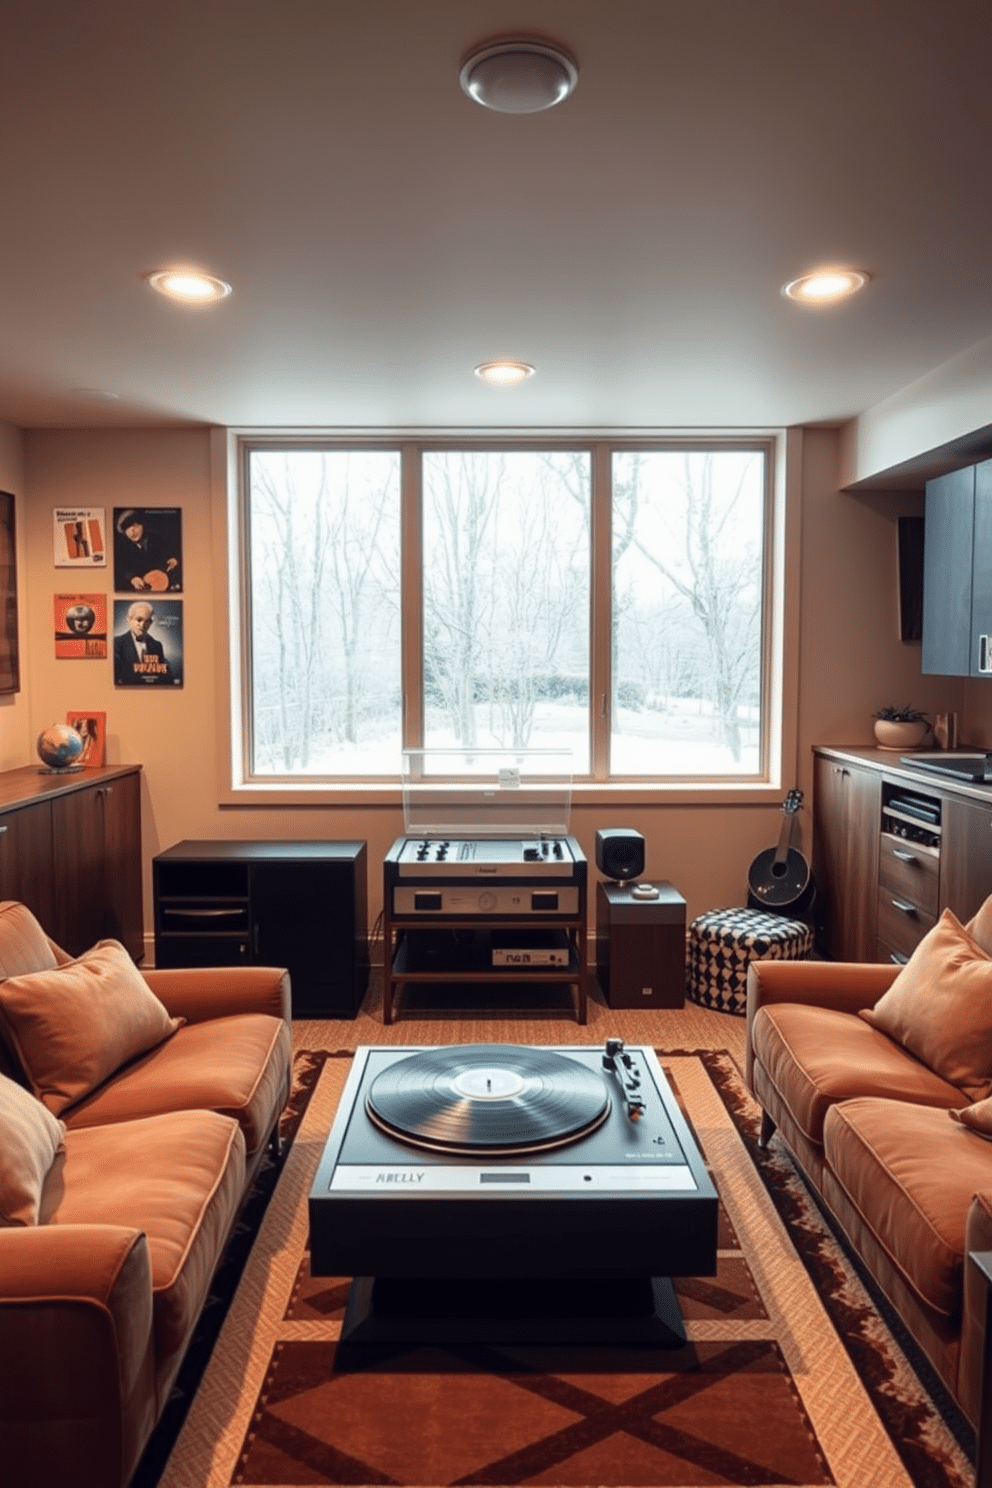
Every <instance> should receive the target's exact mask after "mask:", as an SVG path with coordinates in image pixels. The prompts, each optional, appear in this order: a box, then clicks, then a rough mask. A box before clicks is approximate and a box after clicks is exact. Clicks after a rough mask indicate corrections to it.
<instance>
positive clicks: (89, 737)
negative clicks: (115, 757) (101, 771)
mask: <svg viewBox="0 0 992 1488" xmlns="http://www.w3.org/2000/svg"><path fill="white" fill-rule="evenodd" d="M65 721H66V723H67V724H68V725H69V727H70V728H74V729H75V730H76V733H77V734H78V735H79V737H80V738H81V739H82V741H83V752H82V754H81V755H80V756H79V758H78V759H77V760H76V761H75V763H76V764H77V765H102V764H105V763H106V759H107V715H106V713H98V712H96V711H95V710H94V709H93V708H88V709H83V708H77V709H74V710H71V711H70V712H68V713H67V714H66V715H65Z"/></svg>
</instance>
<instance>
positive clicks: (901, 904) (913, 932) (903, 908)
mask: <svg viewBox="0 0 992 1488" xmlns="http://www.w3.org/2000/svg"><path fill="white" fill-rule="evenodd" d="M936 923H937V917H936V915H932V914H928V913H927V911H926V910H925V909H921V908H920V907H919V906H918V905H916V904H913V903H912V901H911V900H910V899H907V898H904V897H903V896H902V895H900V894H893V893H891V891H890V890H888V889H883V888H880V889H879V891H878V938H879V940H880V941H881V943H882V944H883V945H885V946H888V947H890V948H891V949H892V950H893V951H899V952H902V954H903V955H904V956H911V955H912V954H913V952H914V951H915V950H916V947H917V946H918V945H919V943H920V941H921V940H922V939H923V937H924V935H926V933H927V931H928V930H932V929H933V927H934V925H936Z"/></svg>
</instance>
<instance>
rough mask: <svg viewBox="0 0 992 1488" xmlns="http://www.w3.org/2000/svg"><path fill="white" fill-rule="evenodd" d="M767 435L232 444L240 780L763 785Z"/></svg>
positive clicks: (768, 575) (767, 722)
mask: <svg viewBox="0 0 992 1488" xmlns="http://www.w3.org/2000/svg"><path fill="white" fill-rule="evenodd" d="M770 465H771V459H770V445H769V444H768V443H765V442H744V441H742V442H740V443H737V444H730V443H712V444H706V445H704V444H698V445H694V446H692V447H687V446H682V447H675V446H673V445H671V444H664V445H663V444H660V443H659V444H650V443H641V444H637V445H633V444H628V443H622V442H620V441H613V442H610V443H605V442H593V441H590V442H589V443H588V444H585V445H581V444H578V443H576V444H569V445H562V446H559V447H553V446H552V445H550V444H542V445H540V446H538V445H537V444H534V445H520V446H517V447H496V446H495V445H494V446H489V447H487V446H484V445H481V444H473V445H472V446H471V447H468V446H461V447H459V446H455V445H446V444H441V443H440V442H437V443H431V444H427V443H416V442H412V441H411V442H405V441H404V442H403V443H399V442H397V443H396V444H394V445H386V444H383V445H380V446H377V447H366V448H357V447H352V448H344V447H342V446H340V445H334V444H330V443H328V444H326V445H317V444H310V445H302V444H301V445H299V446H296V447H289V446H283V445H279V446H276V445H275V444H273V443H270V442H264V443H263V442H259V443H251V442H249V443H246V445H245V447H244V461H243V472H244V476H243V483H242V485H243V490H242V505H241V512H242V518H241V520H242V534H243V541H242V551H243V554H244V561H243V575H242V577H243V586H242V587H243V592H244V595H245V616H244V624H243V625H242V627H241V631H242V635H243V637H244V652H245V656H244V664H243V666H242V670H241V675H242V679H243V684H244V698H243V718H244V729H243V735H244V740H245V743H244V749H243V760H242V770H241V774H242V776H243V778H244V779H245V780H246V781H248V782H252V783H255V784H264V783H266V782H270V783H272V784H277V783H278V784H284V783H286V782H289V783H292V782H293V781H294V780H303V779H308V780H311V781H313V780H320V779H326V780H328V781H331V782H333V781H342V780H355V781H359V782H361V781H367V782H370V783H371V782H373V781H380V780H382V781H390V780H395V779H396V777H397V776H398V774H399V772H400V751H401V750H402V749H403V748H404V747H410V748H416V747H422V746H426V747H451V746H458V747H467V748H478V749H491V748H494V747H495V748H500V749H508V748H531V749H534V748H554V749H562V748H566V749H568V750H569V751H570V752H571V757H572V762H573V775H574V777H575V778H576V779H578V780H582V779H589V780H592V781H596V780H599V781H603V782H608V781H611V780H612V781H619V780H631V781H649V782H650V781H674V782H686V783H690V782H691V783H700V782H702V783H705V782H707V781H730V782H734V781H737V782H740V783H744V782H747V781H755V782H758V781H761V780H762V779H765V778H767V774H768V761H769V758H770V753H771V751H770V730H772V728H773V726H774V725H775V723H776V721H775V720H774V719H773V718H772V717H771V713H770V707H769V703H768V698H769V696H770V695H771V691H772V690H771V689H770V688H769V686H768V667H769V656H770V654H771V640H770V637H771V629H772V627H771V625H770V615H771V613H772V607H773V602H774V584H773V582H772V581H773V580H774V578H775V575H774V574H773V572H772V570H773V567H774V565H772V564H771V562H770V557H769V555H770V552H771V537H770V534H771V531H772V512H771V494H770Z"/></svg>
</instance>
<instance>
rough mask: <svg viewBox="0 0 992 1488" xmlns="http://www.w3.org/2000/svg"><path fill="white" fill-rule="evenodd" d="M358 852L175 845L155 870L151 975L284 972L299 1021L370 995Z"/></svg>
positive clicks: (299, 845)
mask: <svg viewBox="0 0 992 1488" xmlns="http://www.w3.org/2000/svg"><path fill="white" fill-rule="evenodd" d="M366 859H367V852H366V844H365V843H364V842H178V843H176V845H175V847H170V848H169V849H168V850H167V851H166V852H162V853H159V854H158V856H157V857H156V858H154V859H153V860H152V879H153V892H154V899H155V964H156V966H164V967H169V966H239V965H246V966H247V965H255V966H285V967H287V969H288V970H289V974H290V981H291V983H292V994H293V1016H294V1017H296V1018H353V1017H354V1016H355V1014H356V1013H357V1012H358V1009H359V1007H360V1006H361V1002H362V998H363V996H364V995H365V989H366V987H367V985H368V974H369V955H368V898H367V896H368V887H367V864H366Z"/></svg>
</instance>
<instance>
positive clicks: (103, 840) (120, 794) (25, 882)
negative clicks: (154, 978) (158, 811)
mask: <svg viewBox="0 0 992 1488" xmlns="http://www.w3.org/2000/svg"><path fill="white" fill-rule="evenodd" d="M0 899H19V900H21V901H22V903H24V904H26V905H27V906H28V907H29V909H31V910H32V911H33V912H34V914H35V915H36V916H37V918H38V920H39V921H40V922H41V924H42V925H43V926H44V927H45V930H46V931H47V933H48V934H49V935H50V936H51V937H52V939H53V940H54V941H55V942H56V943H57V944H58V945H60V946H62V948H63V949H64V950H66V951H68V952H69V953H70V954H71V955H73V956H76V955H79V954H80V953H81V952H82V951H85V950H87V949H88V947H89V946H91V945H93V944H94V942H95V941H97V940H100V939H102V938H104V937H111V938H113V939H115V940H119V941H121V942H122V943H123V944H124V945H125V946H126V947H127V949H128V951H129V952H130V954H131V955H132V956H133V957H134V959H135V960H136V961H140V959H141V957H142V956H143V954H144V931H143V921H142V909H141V767H140V765H116V766H114V765H107V766H100V767H96V768H92V769H84V770H81V771H79V772H78V773H76V774H70V775H45V774H43V773H41V771H40V770H39V768H38V767H37V766H36V765H25V766H24V768H23V769H20V770H9V771H6V772H5V773H3V774H0Z"/></svg>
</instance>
